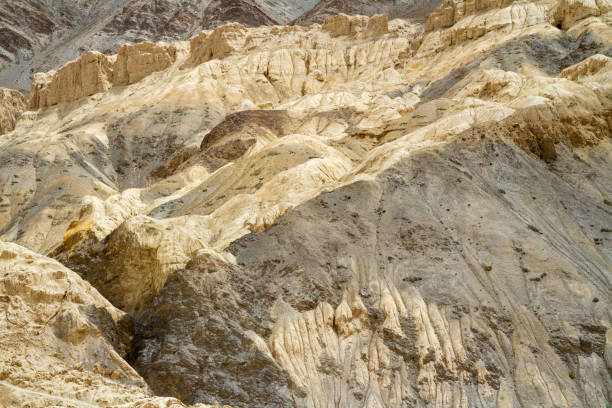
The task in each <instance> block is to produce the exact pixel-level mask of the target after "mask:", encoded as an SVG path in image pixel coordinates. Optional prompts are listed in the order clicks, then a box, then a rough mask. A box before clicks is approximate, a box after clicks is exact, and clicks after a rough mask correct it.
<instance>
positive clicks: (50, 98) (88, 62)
mask: <svg viewBox="0 0 612 408" xmlns="http://www.w3.org/2000/svg"><path fill="white" fill-rule="evenodd" d="M112 82H113V71H112V62H111V59H109V58H108V57H107V56H106V55H104V54H101V53H99V52H95V51H90V52H88V53H87V54H85V55H83V56H81V57H79V58H77V59H75V60H73V61H71V62H69V63H68V64H66V65H64V66H63V67H61V68H60V69H58V70H57V71H51V72H48V73H39V74H36V75H34V79H33V80H32V88H31V91H30V99H29V101H28V108H29V109H39V108H44V107H46V106H52V105H56V104H58V103H62V102H70V101H74V100H77V99H80V98H82V97H84V96H90V95H93V94H96V93H100V92H105V91H107V90H108V89H109V88H110V87H111V84H112Z"/></svg>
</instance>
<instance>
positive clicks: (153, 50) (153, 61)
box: [113, 41, 177, 85]
mask: <svg viewBox="0 0 612 408" xmlns="http://www.w3.org/2000/svg"><path fill="white" fill-rule="evenodd" d="M176 57H177V49H176V47H175V46H174V45H168V44H164V43H152V42H148V41H146V42H142V43H138V44H136V45H122V46H121V47H119V49H118V51H117V60H116V61H115V64H114V65H113V71H114V76H113V83H114V85H129V84H133V83H134V82H138V81H140V80H141V79H142V78H144V77H146V76H148V75H149V74H151V73H153V72H157V71H162V70H164V69H166V68H168V67H169V66H170V65H172V64H173V63H174V61H176Z"/></svg>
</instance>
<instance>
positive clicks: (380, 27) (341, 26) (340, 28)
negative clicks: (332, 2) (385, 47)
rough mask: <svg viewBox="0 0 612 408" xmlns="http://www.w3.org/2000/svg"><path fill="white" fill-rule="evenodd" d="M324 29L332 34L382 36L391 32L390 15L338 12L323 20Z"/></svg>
mask: <svg viewBox="0 0 612 408" xmlns="http://www.w3.org/2000/svg"><path fill="white" fill-rule="evenodd" d="M322 28H323V30H325V31H328V32H329V33H331V34H332V36H341V35H364V34H365V35H368V36H380V35H383V34H386V33H387V32H389V17H388V16H387V14H379V15H375V16H372V17H367V16H348V15H346V14H342V13H341V14H338V15H335V16H332V17H328V18H326V19H325V20H324V21H323V26H322Z"/></svg>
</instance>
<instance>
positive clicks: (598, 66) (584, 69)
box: [559, 54, 612, 81]
mask: <svg viewBox="0 0 612 408" xmlns="http://www.w3.org/2000/svg"><path fill="white" fill-rule="evenodd" d="M609 71H612V58H610V57H607V56H605V55H601V54H596V55H593V56H591V57H589V58H587V59H585V60H584V61H581V62H579V63H578V64H575V65H572V66H571V67H567V68H565V69H564V70H563V71H561V73H560V74H559V76H560V77H561V78H567V79H570V80H572V81H579V80H581V79H584V78H586V77H590V76H593V75H598V74H605V73H606V72H609Z"/></svg>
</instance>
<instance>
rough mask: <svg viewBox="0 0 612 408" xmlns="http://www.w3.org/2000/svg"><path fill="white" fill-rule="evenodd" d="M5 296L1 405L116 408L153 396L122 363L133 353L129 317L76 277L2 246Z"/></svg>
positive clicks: (1, 291)
mask: <svg viewBox="0 0 612 408" xmlns="http://www.w3.org/2000/svg"><path fill="white" fill-rule="evenodd" d="M0 296H1V297H2V303H1V305H2V309H3V315H4V316H3V319H2V320H1V322H0V325H1V327H0V349H1V351H2V352H1V353H0V367H1V368H0V370H1V371H0V372H1V374H0V377H1V381H0V390H2V391H1V392H0V404H7V406H14V405H13V404H14V403H18V402H22V403H25V402H26V401H28V400H32V401H34V402H35V404H34V405H32V406H37V407H38V406H41V407H42V406H49V405H56V404H58V405H61V403H62V402H64V403H66V402H69V401H70V400H71V399H72V400H79V401H82V403H83V404H82V406H85V405H88V406H91V405H93V404H98V405H114V404H121V403H125V402H129V401H130V400H131V398H132V397H131V396H132V395H133V398H136V397H138V395H140V396H141V398H142V397H144V396H146V394H147V387H146V384H145V383H144V381H143V380H142V378H140V376H139V375H138V374H137V373H136V372H135V371H134V370H133V369H132V367H130V366H129V365H128V364H127V363H126V362H125V361H124V360H123V358H122V357H124V356H125V355H126V354H127V352H128V351H129V349H130V347H131V346H130V342H131V329H130V325H131V324H130V320H129V317H128V316H126V315H125V314H124V313H123V312H121V311H119V310H118V309H116V308H115V307H114V306H112V305H111V304H110V303H109V302H108V300H106V299H105V298H104V297H102V296H101V295H100V294H99V293H98V291H97V290H96V289H94V288H93V287H92V286H91V285H90V284H89V283H87V282H85V281H84V280H83V279H81V278H80V277H79V276H78V275H77V274H76V273H74V272H72V271H70V270H69V269H67V268H65V267H64V266H62V265H61V264H60V263H58V262H57V261H54V260H52V259H48V258H45V257H43V256H41V255H38V254H35V253H33V252H31V251H28V250H26V249H25V248H22V247H20V246H18V245H15V244H10V243H5V242H1V243H0ZM7 388H8V391H11V390H12V392H14V395H15V396H17V397H18V398H22V397H23V400H13V399H12V397H11V395H12V392H7ZM15 388H16V389H15ZM19 390H21V391H19ZM18 391H19V392H18ZM20 392H22V393H23V394H21V393H20ZM28 392H30V393H31V394H30V395H28ZM36 393H43V394H47V395H46V396H43V395H36ZM45 401H46V403H47V404H49V405H44V403H45Z"/></svg>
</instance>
